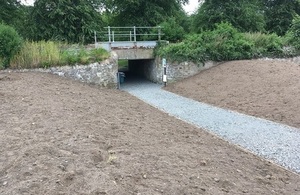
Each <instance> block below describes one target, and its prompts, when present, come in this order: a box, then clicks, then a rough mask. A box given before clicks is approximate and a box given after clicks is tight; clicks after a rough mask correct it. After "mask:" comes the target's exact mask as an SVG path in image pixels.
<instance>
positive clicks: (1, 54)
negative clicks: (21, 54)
mask: <svg viewBox="0 0 300 195" xmlns="http://www.w3.org/2000/svg"><path fill="white" fill-rule="evenodd" d="M21 44H22V39H21V37H20V36H19V34H18V33H17V31H16V30H15V29H14V28H13V27H11V26H8V25H4V24H0V68H2V67H4V68H8V67H9V62H10V60H11V59H12V57H13V56H14V55H15V54H16V53H17V52H18V51H19V50H20V48H21Z"/></svg>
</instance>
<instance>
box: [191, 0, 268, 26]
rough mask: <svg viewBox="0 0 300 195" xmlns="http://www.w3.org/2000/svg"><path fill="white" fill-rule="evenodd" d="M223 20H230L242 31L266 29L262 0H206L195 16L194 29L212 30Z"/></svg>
mask: <svg viewBox="0 0 300 195" xmlns="http://www.w3.org/2000/svg"><path fill="white" fill-rule="evenodd" d="M221 22H229V23H231V24H232V25H233V26H234V27H235V28H237V29H238V30H239V31H241V32H249V31H250V32H256V31H264V27H265V21H264V14H263V11H262V8H261V4H260V0H252V1H249V0H230V1H228V0H206V1H205V2H204V3H203V5H202V6H200V8H199V9H198V12H197V13H196V14H195V15H194V16H193V29H194V31H195V32H201V31H202V30H212V29H214V27H215V24H217V23H221Z"/></svg>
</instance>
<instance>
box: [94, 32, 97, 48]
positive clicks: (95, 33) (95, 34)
mask: <svg viewBox="0 0 300 195" xmlns="http://www.w3.org/2000/svg"><path fill="white" fill-rule="evenodd" d="M94 36H95V48H97V32H96V31H94Z"/></svg>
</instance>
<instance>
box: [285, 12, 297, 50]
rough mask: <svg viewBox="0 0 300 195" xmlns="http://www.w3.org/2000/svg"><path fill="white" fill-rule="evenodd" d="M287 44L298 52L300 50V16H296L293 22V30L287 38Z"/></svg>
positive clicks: (290, 30) (291, 29)
mask: <svg viewBox="0 0 300 195" xmlns="http://www.w3.org/2000/svg"><path fill="white" fill-rule="evenodd" d="M285 38H286V40H287V43H288V44H289V45H291V46H293V47H294V48H295V49H296V50H300V16H299V15H296V16H295V18H294V19H293V21H292V25H291V28H290V29H289V31H288V33H287V34H286V36H285Z"/></svg>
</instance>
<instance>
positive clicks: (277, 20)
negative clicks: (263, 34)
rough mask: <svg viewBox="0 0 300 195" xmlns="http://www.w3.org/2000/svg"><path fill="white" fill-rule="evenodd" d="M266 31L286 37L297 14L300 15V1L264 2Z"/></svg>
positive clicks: (271, 0)
mask: <svg viewBox="0 0 300 195" xmlns="http://www.w3.org/2000/svg"><path fill="white" fill-rule="evenodd" d="M263 3H264V11H265V16H266V24H267V26H266V30H267V31H269V32H272V33H273V32H274V33H276V34H278V35H284V34H285V33H286V32H287V30H288V29H289V27H290V26H291V24H292V21H293V18H294V17H295V15H296V14H300V2H299V0H263Z"/></svg>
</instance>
